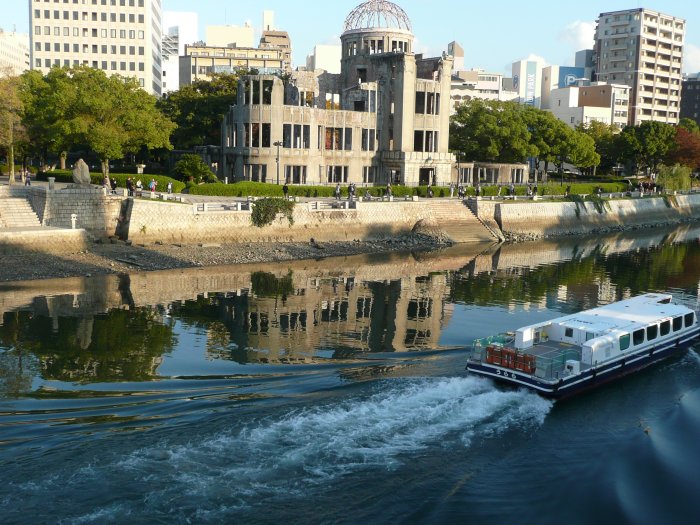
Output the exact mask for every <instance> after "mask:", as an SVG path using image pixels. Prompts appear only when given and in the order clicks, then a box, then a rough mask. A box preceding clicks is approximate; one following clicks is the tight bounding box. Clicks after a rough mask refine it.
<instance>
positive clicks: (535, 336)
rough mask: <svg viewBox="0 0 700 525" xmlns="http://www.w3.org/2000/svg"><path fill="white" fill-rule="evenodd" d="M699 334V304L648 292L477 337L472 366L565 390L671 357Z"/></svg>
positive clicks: (551, 391)
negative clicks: (694, 308)
mask: <svg viewBox="0 0 700 525" xmlns="http://www.w3.org/2000/svg"><path fill="white" fill-rule="evenodd" d="M698 335H700V325H698V321H697V313H696V312H695V310H693V309H691V308H688V307H687V306H683V305H680V304H675V303H673V302H672V296H671V295H669V294H664V293H647V294H643V295H639V296H636V297H632V298H629V299H624V300H622V301H618V302H615V303H611V304H607V305H604V306H599V307H597V308H592V309H590V310H583V311H581V312H578V313H575V314H571V315H566V316H563V317H558V318H556V319H551V320H549V321H544V322H541V323H537V324H533V325H529V326H524V327H522V328H518V329H517V330H516V331H515V332H506V333H502V334H498V335H494V336H491V337H486V338H483V339H477V340H476V341H474V343H473V346H472V350H471V351H470V353H469V357H468V361H467V370H468V371H469V372H470V373H474V374H478V375H482V376H486V377H491V378H494V379H496V380H498V381H501V382H505V383H509V384H511V385H516V386H523V387H527V388H530V389H532V390H535V391H536V392H538V393H540V394H542V395H543V396H545V397H551V398H562V397H567V396H570V395H573V394H576V393H578V392H581V391H583V390H588V389H591V388H594V387H596V386H598V385H601V384H603V383H607V382H609V381H612V380H615V379H617V378H619V377H621V376H623V375H626V374H629V373H631V372H634V371H637V370H639V369H641V368H644V367H646V366H648V365H650V364H652V363H655V362H657V361H660V360H662V359H665V358H667V357H670V356H671V355H673V354H674V353H676V352H678V351H679V350H682V349H684V348H687V347H688V346H690V345H691V343H692V341H693V340H694V339H695V338H697V337H698Z"/></svg>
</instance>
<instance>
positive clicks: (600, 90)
mask: <svg viewBox="0 0 700 525" xmlns="http://www.w3.org/2000/svg"><path fill="white" fill-rule="evenodd" d="M629 91H630V87H629V86H625V85H619V84H618V85H611V84H604V83H597V82H594V83H592V84H591V83H587V82H581V83H580V85H577V86H569V87H564V88H557V89H552V90H551V91H550V92H549V107H548V108H547V110H548V111H551V112H552V114H553V115H554V116H555V117H557V118H558V119H559V120H561V121H562V122H564V123H565V124H567V125H569V126H570V127H572V128H575V127H576V126H578V125H579V124H583V125H586V124H590V123H591V122H593V121H598V122H602V123H603V124H607V125H614V126H615V127H617V128H618V129H622V128H623V127H625V126H626V125H627V118H628V107H629Z"/></svg>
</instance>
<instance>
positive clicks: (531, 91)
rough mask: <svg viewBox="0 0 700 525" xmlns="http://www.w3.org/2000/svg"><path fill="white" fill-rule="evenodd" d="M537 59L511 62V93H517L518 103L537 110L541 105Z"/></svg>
mask: <svg viewBox="0 0 700 525" xmlns="http://www.w3.org/2000/svg"><path fill="white" fill-rule="evenodd" d="M543 68H544V62H543V61H542V60H539V59H534V60H518V61H517V62H513V91H516V92H517V93H518V102H520V103H521V104H527V105H529V106H534V107H536V108H539V107H540V105H541V103H542V69H543Z"/></svg>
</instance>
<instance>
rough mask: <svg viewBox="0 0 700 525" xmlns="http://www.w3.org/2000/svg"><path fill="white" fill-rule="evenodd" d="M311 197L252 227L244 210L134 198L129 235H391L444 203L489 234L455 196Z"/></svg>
mask: <svg viewBox="0 0 700 525" xmlns="http://www.w3.org/2000/svg"><path fill="white" fill-rule="evenodd" d="M315 204H316V203H313V202H302V203H297V205H296V206H295V208H294V224H293V225H291V226H290V224H289V222H288V221H287V219H286V217H282V216H280V217H278V218H277V219H276V220H275V221H274V223H273V224H272V225H270V226H265V227H263V228H256V227H254V226H252V224H251V222H250V212H247V211H242V212H232V211H221V212H217V211H207V212H197V211H195V208H194V207H193V206H190V205H185V204H178V203H167V202H158V201H145V200H134V202H133V206H132V210H131V217H130V223H129V234H128V236H129V239H130V240H132V241H133V242H134V243H137V244H150V243H155V242H159V241H160V242H164V243H183V244H192V243H197V242H201V243H234V242H308V241H309V240H310V239H311V238H313V239H315V240H317V241H352V240H355V239H377V238H386V237H396V236H400V235H405V234H409V233H411V231H412V229H413V227H414V226H415V224H416V223H417V222H418V221H419V220H422V219H434V218H436V216H437V214H438V209H437V208H436V207H435V205H434V204H438V205H439V207H442V206H450V210H453V211H451V213H453V214H454V219H455V220H457V221H459V220H463V221H472V222H474V223H475V224H477V225H478V226H479V227H480V228H482V229H483V232H484V240H488V238H489V237H490V234H489V233H488V232H487V231H486V230H485V229H484V228H483V226H481V225H480V224H479V223H478V221H477V220H476V218H475V217H474V216H473V215H472V213H471V212H470V211H469V210H468V209H467V208H466V207H465V206H462V205H460V204H458V203H457V201H452V202H451V203H450V202H447V201H443V202H442V203H440V202H435V203H428V202H426V201H425V200H423V201H418V202H414V201H401V202H357V203H356V206H357V207H356V208H354V209H323V210H321V211H317V210H315V209H313V208H314V206H315Z"/></svg>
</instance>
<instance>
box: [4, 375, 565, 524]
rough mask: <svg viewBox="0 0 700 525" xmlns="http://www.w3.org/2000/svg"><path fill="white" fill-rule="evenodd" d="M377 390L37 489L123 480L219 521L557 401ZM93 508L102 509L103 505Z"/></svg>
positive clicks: (455, 381) (461, 388) (119, 460)
mask: <svg viewBox="0 0 700 525" xmlns="http://www.w3.org/2000/svg"><path fill="white" fill-rule="evenodd" d="M373 388H374V390H373V391H372V392H370V393H369V394H366V395H365V396H363V398H360V399H358V398H357V397H353V398H347V399H345V400H343V401H341V402H339V403H338V402H336V403H334V404H327V405H321V406H316V407H313V408H304V409H299V410H294V411H291V412H289V411H288V412H286V413H284V414H283V415H281V416H277V417H268V418H265V419H256V420H252V421H249V422H248V423H247V424H246V425H245V426H244V427H243V428H236V429H233V428H230V429H227V430H224V431H218V432H217V433H216V434H213V435H212V434H209V435H205V436H203V437H202V438H197V439H196V438H194V436H192V435H190V436H189V437H188V441H187V442H184V443H183V442H180V443H173V442H168V441H162V442H160V443H158V444H156V445H151V446H148V447H143V448H140V449H138V450H135V451H131V452H129V453H127V454H121V455H120V456H117V455H116V454H115V456H114V457H113V458H112V459H111V460H108V461H105V462H104V463H103V464H92V465H90V466H89V468H87V466H86V468H84V469H83V470H82V474H81V476H79V477H75V476H73V477H71V478H70V480H69V481H68V483H66V481H65V478H64V479H63V481H62V482H61V484H60V485H57V486H54V487H46V486H44V487H43V488H42V489H41V490H40V491H39V492H40V493H42V494H45V493H46V491H47V490H58V491H60V492H72V493H75V491H76V490H80V489H81V488H82V487H83V486H88V485H91V484H93V483H102V484H105V483H106V485H107V486H109V485H113V484H118V485H119V486H121V487H124V486H127V487H129V489H130V490H133V491H135V494H134V496H135V498H134V500H133V501H134V504H136V502H137V501H138V502H143V504H146V505H148V506H153V507H154V508H152V509H151V510H153V511H163V512H166V511H167V512H171V511H172V510H173V509H172V508H169V509H166V508H162V506H163V505H168V504H170V505H177V506H178V508H179V510H180V511H182V512H185V513H187V514H190V515H192V516H193V518H197V519H201V520H207V519H215V516H214V515H213V514H208V513H209V512H212V513H214V514H216V515H217V516H219V517H221V514H219V513H220V512H221V510H222V509H223V508H226V509H228V511H231V510H233V509H235V508H245V507H249V506H250V505H254V504H255V502H258V501H260V500H261V498H272V499H277V498H280V497H284V498H289V497H300V496H306V495H308V494H309V492H310V491H313V490H314V487H318V486H322V485H323V484H326V483H328V482H329V481H332V480H334V479H337V478H339V477H342V476H345V475H348V474H351V473H353V472H356V471H358V470H362V469H364V470H366V469H372V468H379V469H396V468H398V467H399V466H400V465H401V464H403V463H404V462H406V461H409V460H410V459H411V458H412V457H414V456H415V454H416V453H418V452H419V451H421V450H424V449H426V448H427V447H429V446H433V447H434V446H435V444H436V443H441V444H444V446H448V445H449V446H452V447H454V445H455V443H457V444H460V445H459V446H464V447H468V446H469V445H470V443H472V441H473V440H474V439H478V438H483V439H488V438H490V437H492V436H494V435H498V434H500V433H502V432H505V431H507V430H508V431H512V430H516V431H517V430H523V431H527V430H531V429H532V428H536V427H537V426H539V425H541V424H542V422H543V421H544V419H545V416H546V415H547V413H548V412H549V410H550V409H551V407H552V402H550V401H547V400H545V399H542V398H540V397H539V396H537V395H535V394H532V393H530V392H528V391H520V390H507V391H502V390H497V389H495V388H494V386H493V383H491V382H490V381H489V380H486V379H482V378H477V377H466V378H465V377H460V378H424V379H396V380H387V381H382V382H378V383H376V384H375V385H374V386H373ZM57 478H63V476H57V477H55V478H54V479H57ZM43 481H44V482H48V483H49V484H53V482H50V481H49V480H48V479H45V480H43ZM40 484H41V485H44V484H45V483H40ZM35 485H36V482H31V483H22V484H20V485H19V486H16V487H14V490H15V491H19V493H23V494H21V495H22V498H23V500H25V501H31V500H32V499H33V498H32V497H31V496H32V495H31V492H33V489H34V487H35ZM136 494H139V497H136ZM15 495H16V496H17V495H18V494H17V492H15ZM37 496H38V494H37ZM182 496H186V497H182ZM168 502H169V503H168ZM176 502H177V503H176ZM183 502H186V503H183ZM106 503H107V502H105V504H106ZM181 504H182V505H186V506H187V509H183V508H180V507H179V505H181ZM3 506H4V505H2V504H0V508H2V507H3ZM207 509H208V510H207ZM136 510H137V509H130V510H129V512H132V511H136ZM124 511H125V509H121V510H120V511H119V513H120V514H121V515H122V516H123V515H124V514H123V512H124ZM93 512H97V513H98V514H99V515H102V514H100V512H101V509H99V508H98V509H93ZM75 519H77V520H79V521H80V519H79V517H76V518H75Z"/></svg>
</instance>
